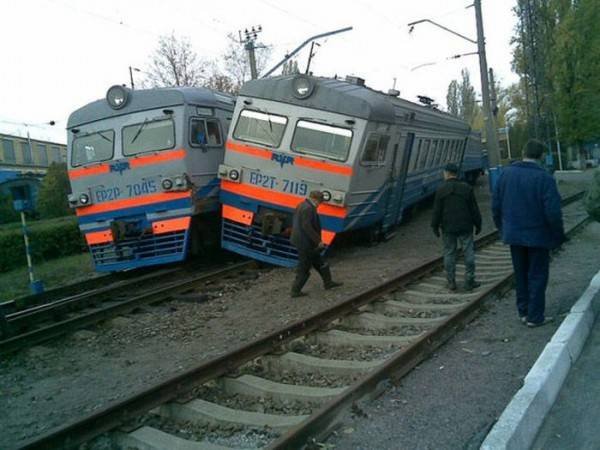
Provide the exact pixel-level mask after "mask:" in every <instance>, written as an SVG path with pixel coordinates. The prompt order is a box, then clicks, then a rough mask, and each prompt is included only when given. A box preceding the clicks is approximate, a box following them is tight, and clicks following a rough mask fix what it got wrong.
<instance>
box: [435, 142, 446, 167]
mask: <svg viewBox="0 0 600 450" xmlns="http://www.w3.org/2000/svg"><path fill="white" fill-rule="evenodd" d="M445 149H446V141H445V140H444V139H440V141H439V144H438V149H437V152H436V154H435V159H434V160H433V167H439V165H440V161H441V160H442V156H443V154H444V150H445Z"/></svg>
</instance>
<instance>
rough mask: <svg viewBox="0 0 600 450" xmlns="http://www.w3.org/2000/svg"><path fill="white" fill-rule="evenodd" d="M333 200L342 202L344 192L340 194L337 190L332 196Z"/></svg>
mask: <svg viewBox="0 0 600 450" xmlns="http://www.w3.org/2000/svg"><path fill="white" fill-rule="evenodd" d="M333 201H334V202H335V203H344V194H342V193H341V192H337V193H336V194H335V195H334V196H333Z"/></svg>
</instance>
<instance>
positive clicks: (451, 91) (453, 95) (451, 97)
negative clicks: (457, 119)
mask: <svg viewBox="0 0 600 450" xmlns="http://www.w3.org/2000/svg"><path fill="white" fill-rule="evenodd" d="M459 104H460V96H459V95H458V81H456V80H452V81H451V82H450V84H449V85H448V94H447V95H446V106H447V108H448V112H449V113H450V114H452V115H454V116H458V115H459V114H460V108H459V106H458V105H459Z"/></svg>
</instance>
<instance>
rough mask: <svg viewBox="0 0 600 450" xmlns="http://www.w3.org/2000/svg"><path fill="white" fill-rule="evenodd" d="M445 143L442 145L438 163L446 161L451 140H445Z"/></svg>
mask: <svg viewBox="0 0 600 450" xmlns="http://www.w3.org/2000/svg"><path fill="white" fill-rule="evenodd" d="M445 143H446V145H445V146H444V153H443V154H442V158H441V159H440V163H441V164H442V165H443V164H445V163H446V161H448V152H449V151H450V145H451V144H452V141H451V140H450V139H446V140H445Z"/></svg>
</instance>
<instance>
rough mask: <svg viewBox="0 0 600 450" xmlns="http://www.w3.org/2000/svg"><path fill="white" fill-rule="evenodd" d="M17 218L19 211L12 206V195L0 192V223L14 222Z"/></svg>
mask: <svg viewBox="0 0 600 450" xmlns="http://www.w3.org/2000/svg"><path fill="white" fill-rule="evenodd" d="M18 220H19V213H18V212H16V211H15V209H14V208H13V201H12V197H11V196H10V195H2V194H1V193H0V224H3V223H11V222H16V221H18Z"/></svg>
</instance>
